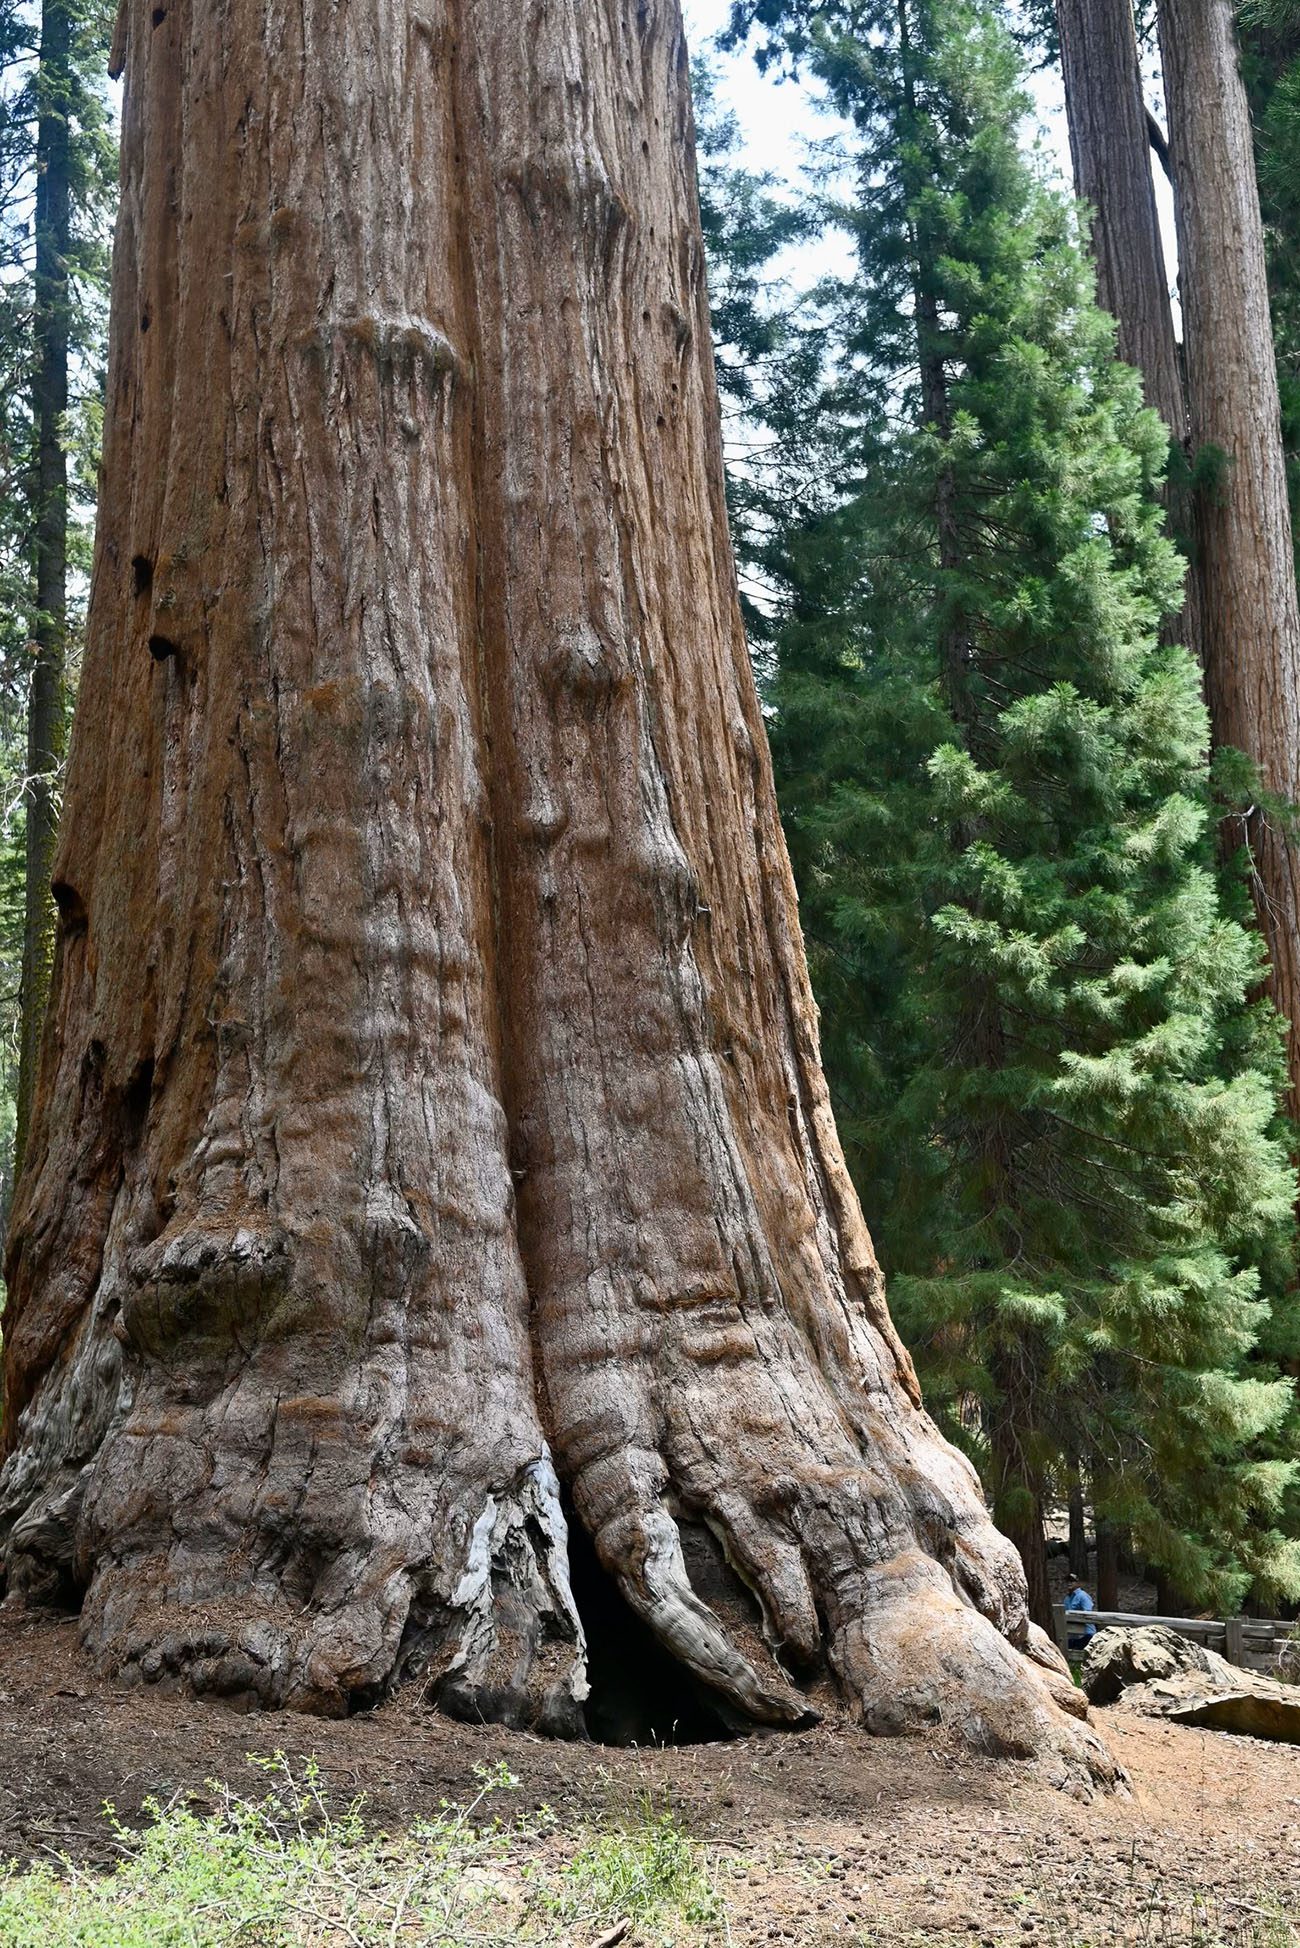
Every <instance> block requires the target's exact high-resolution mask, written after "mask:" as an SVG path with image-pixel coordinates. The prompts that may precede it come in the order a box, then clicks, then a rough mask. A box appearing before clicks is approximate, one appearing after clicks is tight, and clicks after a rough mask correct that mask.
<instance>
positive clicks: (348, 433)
mask: <svg viewBox="0 0 1300 1948" xmlns="http://www.w3.org/2000/svg"><path fill="white" fill-rule="evenodd" d="M126 46H127V61H128V89H127V98H126V118H125V148H124V175H125V186H124V194H123V200H122V218H121V225H120V230H119V237H118V246H117V258H116V267H115V275H114V307H113V351H112V360H111V365H112V371H111V378H110V401H111V413H110V424H109V429H108V439H107V453H106V472H107V490H106V504H105V511H104V520H103V523H102V527H101V531H100V540H99V550H98V562H97V569H96V580H95V589H94V594H93V598H92V605H91V617H90V626H89V642H88V647H87V654H86V664H85V675H84V678H83V686H82V699H81V707H80V710H79V714H78V719H77V728H76V732H75V736H74V745H73V751H72V757H71V763H70V776H69V784H68V795H67V807H66V813H65V830H64V835H63V838H62V842H61V847H60V856H59V863H58V873H57V884H58V891H59V901H60V908H61V915H62V926H61V933H60V944H59V963H58V970H57V979H56V1003H55V1009H54V1013H53V1016H52V1025H51V1030H50V1032H49V1034H48V1035H47V1038H46V1042H45V1048H44V1058H43V1066H42V1074H41V1084H40V1090H39V1095H38V1103H37V1110H36V1115H35V1119H34V1123H33V1134H32V1141H31V1145H30V1148H29V1155H28V1162H27V1167H26V1169H25V1171H24V1175H23V1179H22V1182H21V1184H20V1186H19V1189H18V1196H17V1204H16V1212H15V1221H14V1232H13V1245H12V1249H11V1254H10V1264H9V1270H10V1279H11V1284H10V1291H11V1299H10V1307H9V1312H8V1315H7V1320H6V1332H5V1355H6V1361H7V1375H8V1385H9V1394H10V1413H9V1417H8V1419H7V1422H6V1436H7V1440H8V1447H9V1458H8V1461H7V1463H6V1465H5V1469H4V1473H3V1476H2V1477H0V1534H2V1535H4V1536H6V1538H7V1540H6V1542H5V1553H6V1558H7V1563H8V1575H9V1580H10V1585H11V1587H29V1588H33V1589H38V1588H39V1587H40V1586H41V1584H42V1581H43V1579H48V1578H49V1577H50V1576H51V1575H52V1574H63V1575H65V1576H66V1577H68V1578H70V1579H71V1580H72V1581H73V1582H74V1583H76V1584H77V1585H79V1586H84V1587H85V1588H86V1597H85V1604H84V1610H83V1618H84V1629H85V1634H86V1637H87V1640H88V1642H89V1644H90V1645H91V1646H92V1648H93V1649H94V1650H95V1651H96V1652H97V1653H98V1654H99V1656H100V1657H101V1658H102V1659H103V1660H104V1661H105V1662H107V1663H108V1664H110V1665H112V1666H114V1667H117V1668H122V1667H134V1668H135V1669H137V1670H139V1671H140V1672H141V1673H142V1674H143V1675H145V1676H146V1677H153V1676H156V1675H159V1674H162V1673H165V1672H177V1673H180V1674H182V1675H183V1676H184V1677H185V1679H186V1680H187V1681H188V1682H189V1683H191V1684H192V1685H194V1686H195V1687H196V1688H199V1689H204V1690H211V1691H217V1692H224V1693H234V1694H242V1695H245V1696H247V1697H250V1698H253V1699H255V1700H260V1701H264V1702H277V1701H286V1700H287V1701H289V1702H292V1703H295V1704H301V1705H309V1706H312V1707H314V1708H317V1709H324V1710H343V1709H345V1708H347V1706H348V1704H349V1703H350V1702H353V1701H356V1700H358V1699H361V1700H365V1699H368V1698H371V1697H373V1696H375V1695H377V1694H378V1693H380V1692H381V1691H383V1690H386V1689H387V1688H389V1687H390V1686H392V1685H393V1684H394V1683H396V1682H398V1681H399V1680H400V1679H401V1678H403V1677H405V1676H409V1675H413V1674H415V1673H417V1672H419V1673H421V1674H422V1675H423V1677H424V1680H425V1687H424V1688H425V1689H426V1690H427V1692H428V1694H429V1695H430V1696H431V1697H434V1698H436V1699H438V1700H439V1701H441V1702H442V1703H444V1704H445V1705H447V1706H448V1707H449V1708H452V1709H457V1710H462V1711H466V1712H472V1713H474V1714H476V1715H480V1716H484V1717H496V1718H503V1719H507V1720H510V1721H512V1722H522V1723H533V1724H539V1725H542V1726H544V1727H547V1728H551V1729H557V1730H570V1731H572V1730H577V1729H580V1727H581V1723H582V1707H583V1704H584V1699H585V1693H586V1689H587V1680H586V1676H585V1654H584V1653H585V1646H584V1639H583V1628H582V1621H581V1618H580V1616H579V1614H578V1609H577V1606H576V1604H575V1602H574V1598H573V1591H572V1586H571V1583H570V1578H569V1571H568V1534H567V1529H566V1523H565V1518H564V1514H563V1513H562V1509H561V1503H560V1499H559V1481H560V1480H563V1482H564V1483H565V1485H566V1486H567V1487H568V1489H569V1490H570V1492H571V1495H572V1501H573V1506H574V1508H575V1510H576V1512H577V1515H578V1517H579V1518H580V1520H581V1522H582V1523H583V1525H584V1526H585V1528H586V1529H587V1530H588V1531H589V1533H590V1536H591V1538H592V1540H593V1541H594V1544H595V1550H596V1554H597V1556H598V1558H599V1561H600V1564H601V1565H602V1566H603V1568H604V1570H605V1572H607V1574H608V1575H609V1577H611V1578H612V1579H613V1581H614V1582H615V1583H616V1585H617V1587H618V1589H619V1590H620V1591H621V1593H622V1596H623V1598H624V1599H625V1601H626V1602H627V1603H628V1604H629V1605H630V1606H631V1607H632V1609H633V1610H634V1611H636V1612H637V1613H638V1615H639V1616H640V1617H641V1618H642V1619H643V1620H644V1621H645V1622H646V1623H647V1624H648V1625H649V1626H650V1628H651V1629H652V1630H653V1631H654V1633H655V1635H656V1636H657V1638H658V1639H659V1641H660V1642H661V1643H662V1644H664V1645H666V1646H667V1648H668V1649H669V1650H670V1651H671V1652H672V1653H673V1655H674V1656H675V1657H676V1659H677V1660H678V1662H679V1664H680V1666H681V1668H682V1671H683V1674H684V1675H683V1682H684V1683H685V1682H686V1679H687V1677H689V1678H690V1679H692V1680H696V1681H700V1682H703V1683H704V1684H705V1685H707V1686H708V1687H709V1690H710V1693H711V1695H713V1696H714V1697H715V1698H718V1699H720V1700H722V1701H723V1703H724V1704H725V1705H726V1708H727V1709H728V1710H731V1711H739V1712H741V1713H743V1714H745V1715H747V1716H748V1717H749V1718H751V1719H756V1720H762V1721H766V1722H774V1723H789V1722H797V1721H799V1720H800V1719H802V1718H804V1717H806V1716H807V1714H808V1712H809V1708H810V1704H815V1703H817V1702H818V1701H821V1702H824V1703H830V1702H832V1701H833V1700H834V1699H836V1698H837V1697H838V1698H841V1699H843V1700H845V1701H847V1703H848V1704H849V1706H850V1707H851V1708H852V1709H853V1710H855V1711H856V1712H857V1713H859V1714H860V1715H861V1716H862V1717H863V1718H864V1719H865V1721H866V1722H867V1723H868V1724H869V1725H871V1726H873V1727H875V1728H876V1729H879V1730H901V1729H906V1728H908V1727H909V1726H912V1725H915V1724H917V1723H918V1722H933V1721H934V1720H935V1719H936V1718H942V1719H943V1721H944V1722H946V1723H949V1724H952V1725H954V1726H956V1727H957V1728H958V1729H964V1730H965V1731H966V1733H967V1735H968V1736H969V1737H970V1738H971V1739H972V1740H974V1741H975V1742H976V1743H977V1744H979V1745H981V1746H982V1747H983V1748H985V1749H989V1748H993V1749H1000V1750H1004V1751H1022V1752H1028V1751H1035V1750H1041V1749H1047V1748H1051V1749H1053V1750H1054V1751H1056V1752H1057V1754H1058V1755H1059V1756H1058V1763H1063V1764H1065V1765H1068V1766H1071V1767H1074V1768H1076V1769H1077V1768H1079V1767H1085V1768H1091V1769H1093V1770H1094V1771H1096V1772H1097V1773H1099V1774H1100V1775H1102V1776H1106V1775H1107V1773H1108V1771H1109V1767H1108V1762H1107V1761H1106V1759H1105V1757H1104V1755H1103V1754H1102V1753H1101V1752H1100V1749H1099V1747H1098V1746H1097V1744H1096V1741H1095V1740H1094V1739H1093V1738H1092V1735H1091V1734H1090V1733H1089V1732H1087V1730H1086V1729H1085V1728H1083V1727H1082V1726H1080V1725H1079V1724H1077V1723H1072V1722H1069V1721H1067V1720H1066V1719H1065V1718H1063V1717H1062V1716H1061V1710H1062V1708H1063V1709H1064V1710H1066V1711H1070V1710H1073V1711H1074V1712H1075V1713H1076V1716H1077V1713H1078V1705H1077V1703H1076V1701H1075V1694H1073V1692H1072V1689H1071V1687H1070V1686H1069V1684H1068V1681H1067V1680H1066V1679H1065V1677H1064V1675H1063V1672H1062V1665H1061V1660H1060V1659H1059V1657H1058V1656H1057V1654H1056V1653H1055V1652H1054V1651H1053V1649H1052V1648H1051V1647H1050V1646H1049V1645H1047V1644H1046V1642H1045V1641H1044V1640H1043V1639H1042V1638H1041V1636H1040V1635H1039V1634H1038V1633H1036V1632H1034V1631H1033V1630H1032V1629H1031V1627H1030V1624H1029V1619H1028V1616H1027V1613H1026V1606H1025V1591H1024V1584H1023V1579H1022V1577H1021V1575H1020V1573H1019V1570H1018V1566H1017V1564H1016V1561H1015V1558H1014V1555H1013V1553H1012V1552H1011V1551H1010V1550H1009V1549H1008V1548H1007V1547H1006V1545H1005V1544H1004V1543H1002V1542H1001V1541H1000V1539H999V1538H998V1536H997V1534H996V1532H995V1531H994V1529H993V1527H992V1525H991V1523H990V1522H989V1520H988V1517H987V1513H986V1511H985V1509H984V1506H983V1502H982V1499H981V1497H980V1494H979V1490H978V1486H977V1483H976V1481H975V1478H974V1475H973V1472H972V1471H971V1470H970V1469H969V1467H968V1466H967V1465H966V1464H965V1463H964V1462H963V1461H961V1460H960V1459H959V1458H958V1457H957V1456H956V1454H955V1453H954V1452H953V1451H952V1450H951V1449H950V1448H949V1447H948V1446H947V1445H946V1444H945V1443H944V1442H943V1441H942V1440H941V1439H940V1438H939V1436H938V1435H937V1433H936V1431H935V1429H934V1427H933V1426H932V1424H931V1423H930V1422H929V1421H928V1419H927V1418H926V1417H925V1415H924V1414H923V1413H922V1411H921V1410H920V1407H919V1404H918V1400H917V1392H916V1383H915V1378H914V1375H913V1372H912V1368H911V1364H910V1361H909V1360H908V1358H907V1355H906V1353H905V1352H904V1351H903V1349H902V1347H901V1345H900V1344H899V1342H898V1339H897V1337H896V1335H895V1333H894V1330H893V1327H892V1325H891V1324H890V1321H889V1316H888V1313H887V1311H886V1308H885V1303H884V1297H883V1292H882V1287H881V1280H880V1275H879V1272H878V1270H877V1267H876V1263H875V1259H874V1257H873V1254H872V1250H871V1245H870V1241H869V1239H868V1237H867V1234H866V1231H865V1228H864V1226H863V1223H862V1219H861V1215H860V1212H859V1210H858V1206H857V1203H856V1201H855V1198H854V1194H853V1191H852V1188H851V1186H850V1183H849V1179H848V1175H847V1172H846V1170H845V1167H844V1162H843V1158H842V1156H841V1154H840V1150H839V1145H838V1142H837V1140H836V1137H835V1132H834V1127H833V1124H832V1121H831V1116H830V1111H829V1106H828V1102H827V1095H826V1086H825V1082H824V1079H823V1077H822V1073H821V1069H820V1065H819V1058H818V1049H817V1034H816V1018H815V1012H814V1009H813V1005H812V1000H811V996H810V992H809V988H808V982H807V974H806V970H805V966H804V960H803V953H802V948H801V944H800V939H799V932H798V922H797V915H796V907H795V899H794V891H793V886H792V882H791V877H790V872H789V866H788V862H787V859H786V855H785V851H784V847H783V844H782V840H781V833H780V825H779V822H778V818H777V813H776V806H775V801H774V798H773V793H772V786H771V774H770V766H769V760H768V754H767V747H766V741H765V738H764V733H763V722H762V714H761V711H760V708H759V705H758V702H757V699H756V696H755V691H754V685H753V679H752V675H751V671H750V668H749V663H748V658H747V656H746V652H745V644H744V640H743V635H742V631H741V627H740V619H739V610H738V605H737V599H736V590H735V577H734V570H733V565H732V559H731V554H730V548H729V543H728V539H727V528H726V510H725V502H724V495H723V478H722V458H721V440H720V432H719V419H718V407H717V400H716V395H715V389H714V380H713V367H712V355H711V350H710V343H709V332H708V310H707V299H706V293H705V288H704V274H703V252H702V244H701V238H700V231H699V218H698V211H697V208H696V204H695V196H694V158H693V145H692V135H691V124H690V98H689V87H688V76H687V67H686V55H685V48H684V45H683V41H682V33H681V23H680V16H679V12H678V6H677V3H676V0H636V3H635V4H633V0H599V3H598V4H594V3H593V0H546V4H543V3H542V0H523V3H521V4H520V5H518V6H508V7H505V6H502V5H501V4H500V0H459V4H458V5H456V6H451V5H449V4H439V0H422V4H420V5H418V6H416V7H411V6H410V5H409V4H406V3H405V0H404V4H402V5H400V6H399V5H397V4H396V0H354V4H352V5H350V6H348V7H347V8H340V7H338V6H337V5H335V4H334V0H307V4H306V5H305V6H304V7H299V6H294V7H282V6H280V5H278V4H277V5H272V6H271V7H270V9H269V10H268V9H267V8H266V7H265V6H263V5H260V4H259V5H256V6H255V5H254V4H253V0H234V5H233V6H232V7H231V8H229V9H227V11H226V12H225V13H224V14H223V15H221V16H220V18H218V17H217V16H213V17H212V20H211V23H210V24H209V25H208V26H207V27H200V26H198V25H196V24H194V23H192V22H190V21H188V20H187V18H186V17H185V15H184V13H183V12H182V11H181V10H179V9H177V10H172V11H169V12H167V13H166V14H165V15H164V16H163V17H162V19H161V21H158V23H157V24H155V16H154V14H153V13H152V12H151V10H150V9H149V7H147V6H145V5H143V4H139V3H138V0H130V7H129V21H128V28H127V38H126ZM1022 1652H1025V1653H1028V1654H1027V1655H1026V1654H1022ZM792 1673H793V1674H794V1675H793V1677H792V1675H791V1674H792Z"/></svg>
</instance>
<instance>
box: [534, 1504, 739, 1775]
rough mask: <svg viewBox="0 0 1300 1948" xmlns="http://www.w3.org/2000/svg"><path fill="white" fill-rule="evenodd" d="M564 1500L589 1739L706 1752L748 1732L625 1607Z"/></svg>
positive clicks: (612, 1743)
mask: <svg viewBox="0 0 1300 1948" xmlns="http://www.w3.org/2000/svg"><path fill="white" fill-rule="evenodd" d="M565 1501H566V1507H565V1511H564V1512H565V1517H566V1520H567V1522H568V1525H569V1577H570V1580H571V1582H572V1585H573V1598H574V1602H575V1603H576V1604H577V1606H578V1614H579V1616H580V1617H581V1618H582V1627H583V1629H584V1630H585V1632H586V1634H587V1679H588V1682H589V1683H590V1685H591V1696H590V1697H589V1698H588V1699H587V1703H586V1707H585V1709H584V1713H583V1716H584V1718H585V1720H586V1727H587V1736H588V1737H589V1738H592V1739H594V1740H595V1741H596V1743H597V1744H598V1745H710V1744H713V1743H714V1742H715V1741H717V1740H718V1739H724V1738H734V1737H736V1736H737V1735H738V1733H739V1732H741V1731H742V1730H752V1729H753V1728H752V1727H749V1726H745V1727H742V1726H741V1725H739V1724H738V1723H737V1722H735V1721H734V1720H733V1719H731V1718H730V1717H729V1716H726V1715H724V1713H726V1711H727V1707H726V1706H725V1705H724V1704H723V1703H722V1702H721V1701H720V1700H718V1699H715V1698H714V1697H713V1696H712V1695H711V1694H710V1693H709V1691H708V1689H707V1687H706V1686H705V1685H703V1684H701V1683H700V1682H699V1680H698V1679H697V1678H694V1677H692V1675H691V1673H690V1672H689V1671H687V1670H685V1669H684V1668H683V1667H682V1665H680V1664H679V1663H678V1662H677V1660H676V1658H675V1657H673V1656H672V1654H671V1653H670V1652H669V1651H666V1650H665V1649H664V1647H663V1645H662V1644H661V1643H660V1642H659V1639H658V1638H657V1637H656V1636H655V1634H654V1632H653V1631H652V1630H651V1628H650V1626H649V1625H648V1624H646V1623H643V1622H642V1620H641V1618H640V1617H639V1616H637V1614H636V1612H635V1611H634V1610H632V1609H631V1608H630V1607H629V1605H628V1603H627V1602H626V1601H625V1599H624V1597H623V1596H622V1595H621V1593H620V1591H619V1588H618V1585H617V1583H616V1582H615V1581H614V1579H613V1577H612V1576H610V1575H609V1573H608V1572H607V1571H606V1570H605V1569H604V1568H602V1566H601V1562H600V1558H599V1557H598V1556H597V1554H596V1549H595V1545H594V1543H593V1542H592V1540H591V1537H590V1536H589V1535H588V1534H587V1531H586V1529H585V1528H584V1527H583V1526H582V1523H581V1521H580V1520H579V1518H578V1516H577V1515H576V1514H575V1512H574V1510H573V1508H572V1507H571V1506H569V1505H568V1498H567V1497H566V1498H565Z"/></svg>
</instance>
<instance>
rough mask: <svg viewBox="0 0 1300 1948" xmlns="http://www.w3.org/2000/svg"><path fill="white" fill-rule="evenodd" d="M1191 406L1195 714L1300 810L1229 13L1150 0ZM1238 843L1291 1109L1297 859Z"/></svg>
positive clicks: (1289, 612) (1263, 842)
mask: <svg viewBox="0 0 1300 1948" xmlns="http://www.w3.org/2000/svg"><path fill="white" fill-rule="evenodd" d="M1159 19H1160V50H1161V58H1162V62H1163V66H1164V79H1165V94H1166V98H1167V100H1168V104H1169V144H1170V152H1171V155H1172V159H1173V173H1174V184H1175V209H1176V214H1177V223H1178V253H1179V261H1180V265H1181V278H1180V284H1181V292H1182V305H1183V336H1184V340H1185V345H1186V362H1187V399H1188V416H1189V424H1190V437H1191V445H1192V448H1193V450H1194V451H1197V450H1204V449H1213V450H1215V451H1217V454H1218V456H1219V459H1220V462H1221V471H1220V474H1219V477H1218V478H1217V479H1216V480H1215V481H1214V483H1213V485H1212V486H1210V487H1208V488H1207V489H1206V490H1205V491H1203V492H1200V493H1198V494H1197V496H1196V508H1195V515H1196V536H1195V539H1196V557H1197V570H1196V574H1197V580H1198V583H1199V599H1200V626H1201V632H1202V645H1203V656H1204V664H1205V690H1206V701H1207V703H1208V704H1209V709H1210V721H1211V724H1212V727H1213V731H1214V738H1215V742H1216V743H1218V744H1220V745H1229V746H1232V747H1234V748H1235V749H1237V750H1240V751H1244V752H1245V753H1246V754H1247V756H1248V757H1250V758H1251V759H1252V760H1253V761H1254V763H1255V765H1256V767H1257V770H1258V773H1259V776H1260V779H1261V781H1262V784H1263V786H1264V789H1265V791H1266V792H1267V793H1269V794H1272V795H1274V796H1276V797H1277V798H1280V799H1285V800H1289V801H1290V803H1291V804H1292V805H1295V804H1300V612H1298V610H1297V603H1296V580H1295V560H1294V552H1293V547H1292V537H1291V511H1290V503H1289V500H1288V495H1287V482H1286V462H1285V457H1284V454H1283V449H1282V428H1281V413H1280V409H1279V405H1278V387H1277V368H1276V364H1275V361H1274V352H1273V336H1272V329H1271V324H1270V318H1269V301H1268V283H1267V277H1266V273H1265V264H1264V236H1263V227H1262V223H1261V219H1260V208H1259V196H1258V192H1257V189H1256V183H1255V159H1254V151H1253V147H1252V142H1251V131H1250V112H1249V108H1248V104H1247V101H1246V91H1245V87H1244V85H1243V83H1242V79H1241V74H1240V70H1239V60H1240V56H1239V51H1238V46H1237V33H1236V23H1235V20H1234V17H1233V9H1232V6H1231V5H1230V0H1160V8H1159ZM1233 836H1234V837H1239V838H1241V839H1244V841H1245V843H1246V844H1247V845H1248V847H1249V849H1250V853H1251V856H1252V862H1253V866H1254V878H1253V886H1254V895H1255V907H1256V911H1257V913H1258V916H1259V925H1260V931H1261V932H1262V934H1263V936H1264V938H1265V940H1266V941H1267V943H1268V951H1269V959H1270V963H1271V973H1270V987H1271V991H1272V995H1273V998H1274V1000H1275V1001H1276V1003H1277V1006H1278V1008H1279V1010H1280V1011H1281V1013H1282V1014H1283V1015H1284V1016H1285V1017H1286V1019H1287V1021H1288V1022H1289V1023H1290V1024H1291V1027H1290V1034H1289V1040H1288V1062H1289V1069H1290V1078H1291V1094H1292V1106H1293V1112H1294V1107H1295V1105H1296V1104H1297V1103H1300V852H1298V851H1297V847H1296V843H1295V840H1294V838H1293V837H1291V836H1289V834H1288V831H1287V829H1286V824H1285V821H1284V820H1283V819H1281V818H1278V817H1277V816H1275V815H1274V813H1273V812H1272V811H1271V810H1270V809H1269V808H1268V807H1267V806H1256V807H1255V808H1254V810H1253V811H1252V812H1251V813H1250V814H1249V815H1248V816H1247V817H1245V818H1243V819H1242V821H1241V822H1240V827H1239V830H1238V832H1236V833H1234V834H1233Z"/></svg>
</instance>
